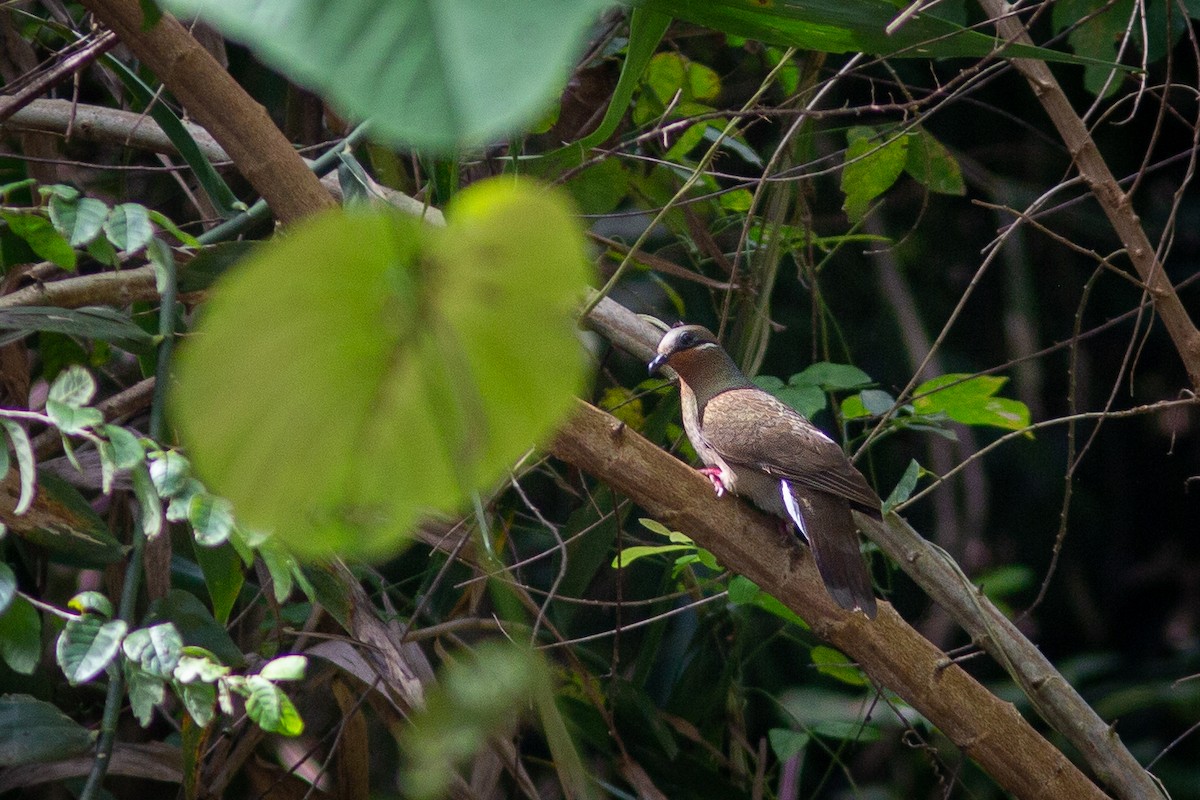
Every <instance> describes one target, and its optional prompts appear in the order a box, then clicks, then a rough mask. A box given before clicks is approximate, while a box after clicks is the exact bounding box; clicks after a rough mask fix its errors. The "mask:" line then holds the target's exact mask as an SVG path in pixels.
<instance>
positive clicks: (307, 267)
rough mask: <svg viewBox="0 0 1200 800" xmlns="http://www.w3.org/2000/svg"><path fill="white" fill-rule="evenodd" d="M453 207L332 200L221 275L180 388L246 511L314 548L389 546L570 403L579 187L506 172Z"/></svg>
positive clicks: (507, 458)
mask: <svg viewBox="0 0 1200 800" xmlns="http://www.w3.org/2000/svg"><path fill="white" fill-rule="evenodd" d="M447 219H448V220H449V222H450V226H449V228H446V229H439V228H433V227H431V226H424V225H422V224H421V223H419V222H417V221H415V220H412V219H410V218H406V217H402V216H399V215H396V214H394V213H391V212H389V211H366V210H359V211H354V212H347V213H341V212H338V213H330V214H326V215H323V216H321V217H318V218H316V219H312V220H309V221H306V222H305V223H303V224H302V225H297V226H293V227H292V228H290V229H289V232H288V235H287V236H285V237H283V238H281V239H280V240H278V241H276V242H274V243H273V244H271V245H270V246H266V247H263V248H261V249H258V250H256V251H255V253H254V255H253V256H252V257H251V259H250V260H249V262H248V263H246V264H245V265H243V266H242V267H241V268H240V269H238V270H237V271H235V272H233V273H231V274H229V275H228V276H226V278H225V279H224V281H223V282H222V283H221V284H219V285H218V287H217V289H216V290H215V291H214V293H213V298H212V300H211V301H210V302H209V305H208V307H207V308H206V309H205V311H206V314H205V316H204V318H203V320H202V323H201V326H200V328H199V329H198V331H197V333H196V334H195V336H194V337H193V338H192V340H191V341H189V342H188V343H187V346H185V347H182V348H181V350H180V353H179V364H178V370H177V371H178V375H179V380H178V383H177V384H176V386H175V387H173V388H174V391H173V398H172V399H173V403H172V405H173V408H174V409H175V416H176V420H177V422H178V424H179V427H180V429H181V431H182V434H183V437H184V439H185V441H186V442H187V443H188V445H189V454H190V455H191V456H192V458H193V460H194V463H195V466H196V469H197V471H198V473H199V474H200V476H201V478H202V479H203V480H204V482H205V484H206V485H207V486H209V487H210V488H211V489H212V490H213V491H214V492H215V493H217V494H219V495H221V496H223V497H227V498H229V499H230V500H231V501H232V502H233V505H234V509H235V513H236V515H237V517H238V519H239V520H241V521H244V522H245V523H246V524H248V525H250V526H252V527H254V528H256V529H263V530H269V531H274V532H275V533H276V534H277V535H279V536H281V537H284V538H285V539H286V541H287V542H288V544H289V545H290V546H292V547H294V548H296V549H298V550H300V551H301V552H304V553H308V554H310V555H313V554H328V553H330V552H332V551H334V550H338V551H341V552H355V553H358V554H360V555H375V556H379V555H382V554H384V553H388V552H391V551H393V550H394V549H395V548H397V547H399V546H400V545H401V544H403V543H404V541H405V538H406V535H407V534H408V532H409V529H410V528H411V526H412V525H413V524H414V523H415V522H416V521H417V520H418V519H419V518H420V517H421V516H423V515H424V514H426V513H428V512H429V511H430V510H443V511H454V510H455V509H456V508H458V507H459V506H460V505H461V504H463V502H464V501H465V499H466V498H467V497H468V495H469V492H471V491H473V490H474V489H476V488H478V487H482V486H486V485H488V484H490V483H491V482H492V481H495V480H496V479H498V478H499V477H500V476H502V475H503V474H505V473H506V471H507V469H508V468H509V466H510V465H511V464H512V463H513V462H514V461H515V460H516V459H517V458H519V457H520V456H521V455H522V454H523V453H524V452H525V451H526V450H528V449H529V448H530V447H531V446H533V445H534V444H535V443H536V442H538V441H539V440H540V439H542V438H543V437H545V436H546V435H547V434H548V433H549V432H550V431H551V430H552V429H553V427H554V426H555V425H556V424H557V422H558V419H559V418H560V417H561V416H562V415H563V414H564V413H566V412H567V411H568V410H569V409H570V407H571V404H572V403H573V402H574V396H575V394H576V393H577V392H578V391H579V390H580V389H581V387H582V384H583V379H584V375H585V372H586V361H585V358H584V353H583V351H582V348H581V347H580V343H579V340H578V338H577V336H576V332H575V322H574V308H575V304H576V303H577V302H578V300H579V299H580V298H581V297H582V295H583V291H584V289H585V288H586V286H587V277H588V269H587V263H586V261H585V256H584V248H583V240H582V236H581V235H580V232H579V228H578V224H577V223H576V222H575V220H573V219H572V218H571V217H570V213H569V211H568V207H567V205H566V204H564V203H563V202H562V200H561V198H560V196H559V195H558V194H557V193H555V192H553V191H550V190H549V189H547V188H546V187H543V186H539V185H534V184H532V183H529V182H524V181H517V182H514V181H511V180H505V179H498V180H495V181H491V182H484V183H478V184H475V185H473V186H471V187H470V188H469V189H467V190H465V191H463V192H461V193H460V194H459V195H458V196H457V197H456V198H455V201H454V202H453V203H452V205H451V206H450V208H449V209H447ZM331 285H337V286H338V287H339V290H338V291H337V292H331V291H329V287H330V286H331ZM296 353H304V357H303V358H296V357H295V354H296ZM550 365H553V366H552V367H551V366H550ZM264 408H269V409H271V413H270V414H266V415H264V414H263V409H264Z"/></svg>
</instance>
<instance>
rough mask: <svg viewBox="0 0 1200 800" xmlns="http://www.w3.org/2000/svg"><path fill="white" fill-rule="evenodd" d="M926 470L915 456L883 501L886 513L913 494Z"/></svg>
mask: <svg viewBox="0 0 1200 800" xmlns="http://www.w3.org/2000/svg"><path fill="white" fill-rule="evenodd" d="M923 472H924V470H922V469H921V465H920V464H918V463H917V460H916V459H915V458H914V459H912V460H911V461H909V462H908V467H906V468H905V470H904V474H903V475H901V476H900V480H899V481H897V482H896V486H895V487H894V488H893V489H892V491H891V493H890V494H888V496H887V499H886V500H884V501H883V510H884V513H887V512H888V511H890V510H891V509H892V508H893V507H894V506H897V505H899V504H900V503H903V502H904V501H905V500H907V499H908V498H909V497H911V496H912V493H913V489H915V488H917V481H918V480H919V479H920V477H921V475H922V473H923Z"/></svg>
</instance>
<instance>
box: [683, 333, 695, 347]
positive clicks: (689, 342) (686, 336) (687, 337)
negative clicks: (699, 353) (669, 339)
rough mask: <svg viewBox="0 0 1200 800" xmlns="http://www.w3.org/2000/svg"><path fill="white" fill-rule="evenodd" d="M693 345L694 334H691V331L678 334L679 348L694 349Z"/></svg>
mask: <svg viewBox="0 0 1200 800" xmlns="http://www.w3.org/2000/svg"><path fill="white" fill-rule="evenodd" d="M695 344H696V335H695V334H694V333H692V332H691V331H684V332H683V333H681V334H679V346H680V347H681V348H684V347H694V346H695Z"/></svg>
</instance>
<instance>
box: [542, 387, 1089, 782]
mask: <svg viewBox="0 0 1200 800" xmlns="http://www.w3.org/2000/svg"><path fill="white" fill-rule="evenodd" d="M551 452H552V453H553V454H554V455H555V456H557V457H558V458H560V459H562V460H564V461H566V462H569V463H571V464H574V465H576V466H578V467H579V468H580V469H582V470H584V471H585V472H587V473H589V474H591V475H594V476H595V477H597V478H599V479H600V480H602V481H604V482H605V483H607V484H609V485H610V486H612V487H613V488H614V489H615V490H617V491H619V492H621V493H623V494H625V495H627V496H628V497H630V498H631V499H633V501H634V502H636V503H637V504H638V505H640V506H642V508H644V509H645V510H646V511H647V512H648V513H649V514H650V515H651V516H653V517H655V518H656V519H659V520H661V521H662V522H663V523H664V524H666V525H669V526H670V527H671V528H673V529H675V530H680V531H683V532H684V533H686V534H688V535H689V536H692V537H693V538H694V539H695V540H696V542H697V543H698V544H700V545H701V546H703V547H705V548H707V549H708V550H710V551H712V553H713V554H714V555H715V556H716V557H717V558H718V559H719V560H720V561H721V563H722V564H724V565H725V566H727V567H729V568H730V569H733V570H735V571H737V572H738V573H740V574H742V575H744V576H746V577H747V578H749V579H750V580H752V581H754V582H755V583H756V584H758V585H759V586H760V587H762V589H764V590H765V591H767V592H769V593H771V594H772V595H774V596H775V597H777V598H778V599H779V600H780V601H782V602H783V603H784V604H785V605H786V606H787V607H788V608H790V609H792V610H793V611H795V612H796V613H797V614H799V615H800V616H801V617H803V618H804V619H805V620H806V621H807V622H808V623H809V624H810V625H811V626H812V629H813V631H814V632H815V633H816V634H817V635H818V636H820V637H822V638H823V639H826V640H827V641H829V642H831V643H832V644H834V645H835V646H837V647H838V648H840V649H841V650H842V651H843V652H845V653H846V654H847V655H849V656H850V657H851V658H854V659H855V660H856V661H858V663H859V665H860V666H861V667H862V668H863V670H864V671H865V672H866V673H867V674H868V675H870V676H871V678H872V679H874V680H875V681H877V682H879V683H880V684H881V685H883V686H886V687H888V688H889V689H891V690H892V691H895V692H896V693H897V694H899V695H900V696H901V697H903V698H904V699H905V700H906V701H908V702H909V703H911V704H912V705H913V707H914V708H916V709H917V710H918V711H920V712H921V713H922V714H924V715H925V716H926V717H927V718H928V719H929V720H930V721H931V722H933V724H934V725H936V726H937V727H938V728H939V729H940V730H941V731H942V732H943V733H944V734H945V735H946V736H948V737H949V738H950V739H951V740H952V741H953V742H954V743H955V744H956V745H958V747H960V748H961V749H962V750H963V751H964V752H965V753H966V754H967V755H969V756H970V757H971V758H973V759H974V760H975V761H976V762H978V763H979V764H980V766H982V767H983V768H984V769H985V770H987V772H988V773H989V774H990V775H991V776H992V777H993V778H994V779H995V780H996V782H997V783H999V784H1000V785H1001V786H1002V787H1004V789H1005V790H1007V791H1010V792H1012V793H1013V794H1015V795H1017V796H1018V797H1023V798H1035V797H1045V798H1074V797H1081V798H1082V797H1091V798H1100V797H1104V796H1105V795H1104V793H1103V792H1101V791H1100V790H1099V789H1098V788H1097V787H1096V786H1095V785H1094V784H1093V783H1091V781H1089V780H1088V779H1087V777H1085V776H1084V775H1083V773H1082V772H1080V771H1079V769H1078V768H1076V767H1075V765H1074V764H1072V763H1071V762H1070V761H1069V760H1067V758H1066V757H1065V756H1064V755H1063V754H1062V753H1060V752H1059V751H1058V750H1057V749H1056V748H1055V747H1053V746H1052V745H1051V744H1050V743H1049V742H1047V741H1046V740H1045V739H1043V738H1042V737H1041V736H1039V735H1038V734H1037V732H1036V731H1034V730H1033V728H1032V727H1031V726H1030V725H1029V723H1027V722H1026V721H1025V720H1024V719H1023V718H1022V717H1021V715H1020V714H1019V713H1017V710H1016V709H1015V708H1014V707H1013V705H1012V704H1011V703H1006V702H1003V701H1001V700H999V699H997V698H996V697H995V696H994V695H992V694H991V693H990V692H988V691H987V689H985V688H984V687H983V686H982V685H981V684H979V683H978V682H977V681H976V680H975V679H974V678H972V677H971V676H970V675H968V674H967V673H966V672H964V671H963V670H962V669H961V668H960V667H958V666H957V665H956V664H954V662H953V661H951V660H950V659H949V658H948V657H947V656H946V655H945V654H944V653H942V652H941V651H939V650H938V649H937V648H936V647H934V646H933V645H932V644H930V643H929V642H928V641H927V640H926V639H925V638H924V637H922V636H921V635H920V634H919V633H918V632H917V631H915V630H914V629H913V628H911V627H910V626H909V625H908V623H906V622H905V621H904V620H903V619H902V618H901V617H900V616H899V615H898V614H897V613H896V612H895V610H893V609H892V607H891V606H890V605H889V604H887V603H886V602H885V603H881V604H880V608H879V615H878V616H877V617H876V619H875V620H874V621H869V620H867V619H866V617H864V616H862V615H861V614H853V613H848V612H845V611H843V610H841V609H840V608H838V607H837V606H836V605H835V604H834V603H833V601H832V600H831V599H830V598H829V595H828V594H827V593H826V591H825V587H824V584H822V582H821V578H820V576H819V575H818V574H817V571H816V568H815V567H814V566H813V562H812V559H811V557H810V556H809V555H808V553H807V551H806V550H803V549H802V548H801V547H800V545H799V544H798V543H796V542H795V541H794V540H793V539H791V537H785V536H782V535H780V533H779V530H778V527H777V526H776V525H775V524H774V522H772V521H771V520H770V519H768V518H767V517H764V516H763V515H761V514H759V513H758V512H756V511H754V510H752V509H751V508H750V507H749V506H747V505H745V504H744V503H742V502H740V501H738V500H736V499H734V498H732V497H725V498H723V499H717V498H716V497H714V496H713V494H712V491H711V490H710V488H709V484H708V482H707V481H705V480H704V479H703V478H701V477H700V476H699V475H698V474H697V473H696V472H695V471H694V470H692V469H691V468H690V467H688V466H687V465H685V464H684V463H683V462H681V461H679V460H677V459H675V458H673V457H672V456H670V455H669V454H667V453H666V452H665V451H663V450H662V449H660V448H659V447H657V446H655V445H654V444H652V443H651V442H649V441H648V440H646V439H644V438H643V437H642V436H641V435H639V434H638V433H636V432H635V431H633V430H631V429H629V428H627V427H626V426H625V425H624V424H622V423H621V422H620V421H618V420H617V419H616V418H614V417H612V416H610V415H608V414H606V413H605V412H603V411H600V410H599V409H597V408H594V407H593V406H590V405H587V404H586V403H582V402H581V403H580V404H579V408H578V409H577V411H576V413H575V415H574V417H572V419H571V420H570V422H569V423H568V424H567V425H566V426H565V427H564V428H563V429H562V430H561V431H560V432H559V435H558V437H557V438H556V439H555V441H554V443H553V444H552V445H551Z"/></svg>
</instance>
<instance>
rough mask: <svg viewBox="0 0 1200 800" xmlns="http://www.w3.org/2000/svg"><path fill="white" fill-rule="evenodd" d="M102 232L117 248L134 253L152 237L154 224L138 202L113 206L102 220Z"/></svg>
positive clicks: (148, 242) (144, 208)
mask: <svg viewBox="0 0 1200 800" xmlns="http://www.w3.org/2000/svg"><path fill="white" fill-rule="evenodd" d="M104 233H105V234H106V235H107V236H108V240H109V241H110V242H112V244H113V246H114V247H116V248H117V249H118V250H123V251H124V252H126V253H136V252H137V251H139V250H141V249H142V248H144V247H145V246H146V245H148V244H150V240H151V239H153V238H154V226H153V225H151V224H150V214H149V212H147V210H146V207H145V206H143V205H139V204H138V203H121V204H120V205H118V206H114V207H113V209H112V211H110V212H109V213H108V219H106V220H105V221H104Z"/></svg>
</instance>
